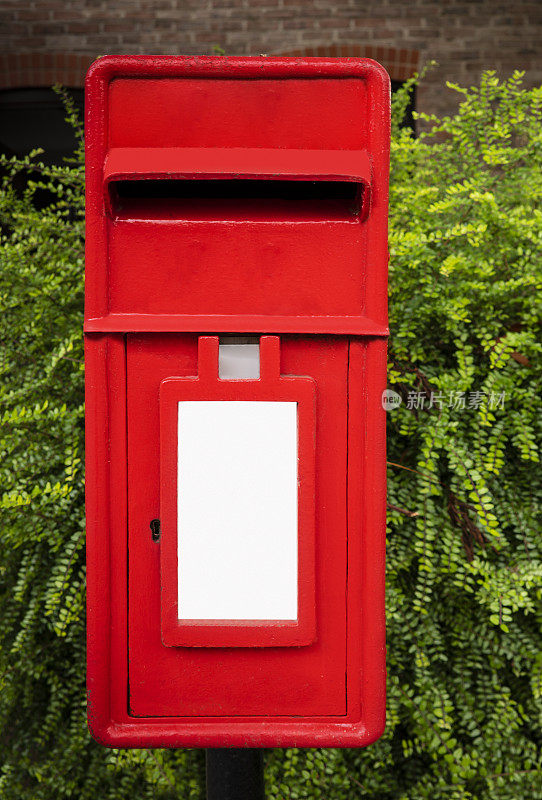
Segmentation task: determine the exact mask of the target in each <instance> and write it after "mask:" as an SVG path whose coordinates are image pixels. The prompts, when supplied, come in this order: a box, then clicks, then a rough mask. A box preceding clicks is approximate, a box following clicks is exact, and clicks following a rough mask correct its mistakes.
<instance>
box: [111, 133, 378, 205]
mask: <svg viewBox="0 0 542 800" xmlns="http://www.w3.org/2000/svg"><path fill="white" fill-rule="evenodd" d="M370 175H371V170H370V162H369V158H368V156H367V153H366V152H365V151H363V150H361V151H360V150H350V151H340V150H325V151H323V150H314V151H311V150H308V151H307V150H271V149H267V148H246V149H244V148H201V149H200V148H156V149H150V150H147V151H141V149H140V148H114V149H113V150H111V151H110V152H109V154H108V157H107V160H106V164H105V169H104V180H105V186H106V207H107V210H108V213H109V214H110V215H111V216H112V217H113V218H115V219H141V220H145V219H151V220H152V219H182V218H186V219H200V218H201V219H205V220H212V219H213V218H214V219H217V220H221V221H223V220H224V219H229V218H233V219H237V218H238V219H241V220H247V219H265V218H266V217H267V218H268V219H269V220H271V221H273V220H276V219H277V218H279V219H280V218H283V217H284V218H286V219H287V218H289V217H293V218H295V219H300V220H303V219H306V220H307V221H310V220H314V219H343V218H347V219H348V218H352V217H361V218H363V219H364V218H365V217H366V215H367V213H368V209H369V187H370Z"/></svg>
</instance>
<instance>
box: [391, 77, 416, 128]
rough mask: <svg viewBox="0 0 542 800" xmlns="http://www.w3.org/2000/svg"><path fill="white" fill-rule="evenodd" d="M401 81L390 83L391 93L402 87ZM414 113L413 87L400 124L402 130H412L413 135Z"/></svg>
mask: <svg viewBox="0 0 542 800" xmlns="http://www.w3.org/2000/svg"><path fill="white" fill-rule="evenodd" d="M403 85H404V84H403V82H402V81H392V82H391V91H392V93H393V92H396V91H397V90H398V89H400V88H401V86H403ZM414 111H416V87H415V86H414V87H413V88H412V89H411V92H410V101H409V104H408V106H407V107H406V109H405V116H404V118H403V122H402V123H401V127H402V128H412V130H413V131H414V133H416V123H415V121H414V116H413V115H414Z"/></svg>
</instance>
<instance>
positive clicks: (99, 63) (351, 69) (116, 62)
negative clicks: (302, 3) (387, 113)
mask: <svg viewBox="0 0 542 800" xmlns="http://www.w3.org/2000/svg"><path fill="white" fill-rule="evenodd" d="M195 76H199V77H209V78H213V77H217V78H218V77H230V78H285V79H287V78H303V77H306V78H317V77H324V78H325V77H327V78H349V77H350V78H361V79H363V78H365V79H368V80H371V81H374V82H376V83H380V84H381V85H382V88H383V89H388V90H389V86H390V78H389V75H388V73H387V72H386V70H385V69H384V67H383V66H382V65H381V64H379V63H378V62H377V61H374V60H373V59H371V58H356V57H352V58H330V57H317V56H303V57H296V56H188V55H186V56H184V55H179V56H171V55H106V56H102V57H100V58H98V59H97V60H96V61H94V63H93V64H92V65H91V66H90V68H89V70H88V72H87V76H86V85H87V88H91V87H92V86H93V85H94V84H95V83H102V82H103V81H105V82H106V83H107V82H109V81H112V80H114V79H115V78H121V77H124V78H175V77H195Z"/></svg>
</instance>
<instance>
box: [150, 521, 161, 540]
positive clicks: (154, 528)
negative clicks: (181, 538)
mask: <svg viewBox="0 0 542 800" xmlns="http://www.w3.org/2000/svg"><path fill="white" fill-rule="evenodd" d="M150 529H151V536H152V540H153V542H159V541H160V520H159V519H151V522H150Z"/></svg>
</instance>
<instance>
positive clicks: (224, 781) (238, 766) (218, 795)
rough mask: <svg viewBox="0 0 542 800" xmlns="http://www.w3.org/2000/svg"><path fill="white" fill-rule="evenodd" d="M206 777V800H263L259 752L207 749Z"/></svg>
mask: <svg viewBox="0 0 542 800" xmlns="http://www.w3.org/2000/svg"><path fill="white" fill-rule="evenodd" d="M205 774H206V780H207V800H265V795H264V788H263V757H262V751H261V750H255V749H251V748H239V749H238V748H222V747H221V748H212V749H211V748H208V749H207V750H206V751H205Z"/></svg>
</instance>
